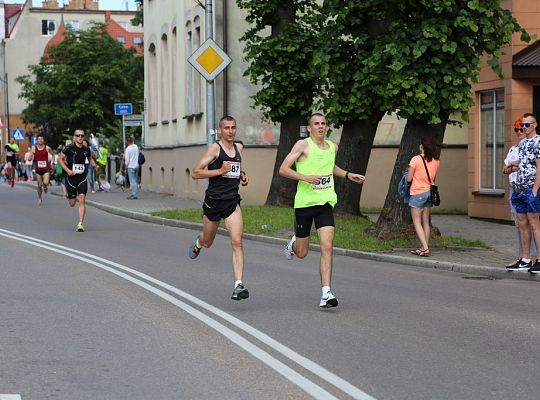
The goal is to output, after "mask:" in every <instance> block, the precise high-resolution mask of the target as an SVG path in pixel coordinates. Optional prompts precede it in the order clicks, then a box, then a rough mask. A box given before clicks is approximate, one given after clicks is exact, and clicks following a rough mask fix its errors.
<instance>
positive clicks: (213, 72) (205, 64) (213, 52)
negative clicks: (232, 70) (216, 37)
mask: <svg viewBox="0 0 540 400" xmlns="http://www.w3.org/2000/svg"><path fill="white" fill-rule="evenodd" d="M188 61H189V63H190V64H191V65H193V67H194V68H195V69H196V70H197V71H199V73H200V74H201V75H202V76H203V77H204V79H206V80H207V81H213V80H214V79H215V78H216V77H217V76H218V75H219V74H220V73H221V72H222V71H223V70H224V69H225V68H227V66H228V65H229V64H230V63H231V58H230V57H229V56H228V55H227V53H225V52H224V51H223V50H222V49H221V48H220V47H219V46H218V44H217V43H216V42H214V41H213V40H212V39H206V41H205V42H204V43H203V44H202V45H201V47H199V48H198V49H197V50H195V53H193V54H192V55H191V57H189V58H188Z"/></svg>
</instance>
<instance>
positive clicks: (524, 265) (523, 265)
mask: <svg viewBox="0 0 540 400" xmlns="http://www.w3.org/2000/svg"><path fill="white" fill-rule="evenodd" d="M531 267H532V263H531V262H530V261H529V262H525V261H523V260H519V262H517V263H515V264H513V265H509V266H507V267H506V270H507V271H528V270H529V269H530V268H531Z"/></svg>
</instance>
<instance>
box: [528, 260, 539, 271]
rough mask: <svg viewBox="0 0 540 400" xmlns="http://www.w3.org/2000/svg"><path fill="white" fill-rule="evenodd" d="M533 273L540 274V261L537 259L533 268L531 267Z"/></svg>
mask: <svg viewBox="0 0 540 400" xmlns="http://www.w3.org/2000/svg"><path fill="white" fill-rule="evenodd" d="M529 272H530V273H531V274H540V261H536V262H535V263H534V264H533V266H532V267H531V269H529Z"/></svg>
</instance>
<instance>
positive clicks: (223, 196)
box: [188, 116, 249, 300]
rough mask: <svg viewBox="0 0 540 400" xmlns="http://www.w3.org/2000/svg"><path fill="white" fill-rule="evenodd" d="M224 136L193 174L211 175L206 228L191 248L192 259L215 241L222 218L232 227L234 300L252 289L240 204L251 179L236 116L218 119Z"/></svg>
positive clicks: (204, 217) (205, 200)
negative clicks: (244, 162)
mask: <svg viewBox="0 0 540 400" xmlns="http://www.w3.org/2000/svg"><path fill="white" fill-rule="evenodd" d="M219 133H220V137H221V140H219V141H218V142H217V143H213V144H212V145H211V146H210V147H209V148H208V150H207V151H206V153H205V155H204V156H203V157H202V158H201V159H200V160H199V162H198V163H197V165H196V166H195V168H194V169H193V173H192V174H191V177H192V178H193V179H206V178H208V188H207V189H206V195H205V198H204V204H203V207H202V208H203V214H204V215H203V230H202V232H201V233H199V235H198V236H197V238H196V239H195V241H194V242H193V244H192V245H191V246H190V247H189V249H188V255H189V257H190V258H191V259H195V258H197V257H198V256H199V254H200V252H201V249H202V248H203V247H206V248H209V247H210V246H212V243H214V239H215V237H216V233H217V229H218V227H219V222H220V221H221V220H222V219H223V220H224V221H225V227H226V228H227V230H228V231H229V235H230V238H231V247H232V267H233V274H234V279H235V282H234V289H233V293H232V296H231V299H233V300H242V299H247V298H248V297H249V291H248V290H247V289H246V287H245V286H244V283H243V282H242V276H243V273H244V249H243V247H242V234H243V230H244V223H243V220H242V209H241V208H240V201H241V200H242V199H241V198H240V195H239V194H238V187H239V185H240V183H242V185H243V186H245V185H247V184H248V182H249V179H248V177H247V176H246V174H245V172H244V171H242V169H241V163H242V156H241V152H242V149H243V146H242V144H241V143H238V142H236V143H235V142H234V138H235V136H236V121H235V120H234V118H233V117H229V116H225V117H223V118H221V120H220V121H219Z"/></svg>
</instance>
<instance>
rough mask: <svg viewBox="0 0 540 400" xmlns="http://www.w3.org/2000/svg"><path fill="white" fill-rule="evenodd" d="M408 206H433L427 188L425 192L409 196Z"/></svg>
mask: <svg viewBox="0 0 540 400" xmlns="http://www.w3.org/2000/svg"><path fill="white" fill-rule="evenodd" d="M409 207H412V208H424V207H433V203H432V202H431V192H430V191H429V190H428V191H427V192H424V193H420V194H415V195H413V196H411V197H410V199H409Z"/></svg>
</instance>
